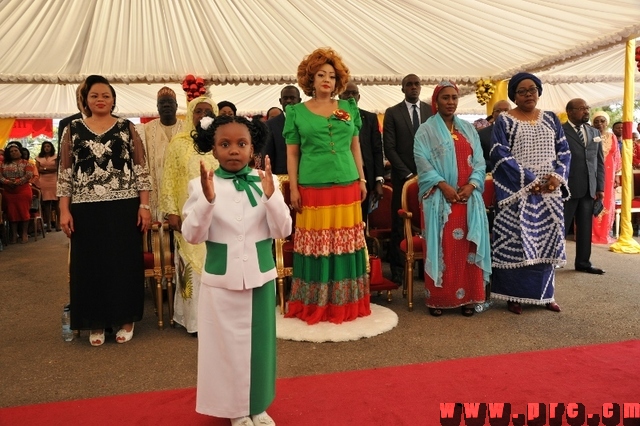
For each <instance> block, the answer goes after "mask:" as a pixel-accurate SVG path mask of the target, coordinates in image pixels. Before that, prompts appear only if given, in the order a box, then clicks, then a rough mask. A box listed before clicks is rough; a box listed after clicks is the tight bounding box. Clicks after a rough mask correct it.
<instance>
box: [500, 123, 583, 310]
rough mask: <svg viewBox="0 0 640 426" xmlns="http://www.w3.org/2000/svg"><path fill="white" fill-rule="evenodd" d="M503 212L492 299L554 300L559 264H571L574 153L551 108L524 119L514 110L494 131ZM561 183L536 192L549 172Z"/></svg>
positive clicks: (531, 301) (501, 209)
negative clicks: (567, 213) (566, 204)
mask: <svg viewBox="0 0 640 426" xmlns="http://www.w3.org/2000/svg"><path fill="white" fill-rule="evenodd" d="M492 140H493V145H492V147H491V152H490V157H491V160H492V162H493V164H495V166H494V169H493V179H494V183H495V191H496V200H497V210H496V217H495V220H494V226H493V242H492V269H493V275H492V285H491V293H492V297H494V298H497V299H503V300H508V301H512V302H519V303H530V304H538V305H544V304H547V303H550V302H553V301H554V300H555V299H554V287H555V273H554V266H555V265H564V264H565V263H566V253H565V239H564V236H565V233H564V215H563V199H564V198H566V197H567V196H568V193H569V192H568V187H567V178H568V176H569V164H570V162H571V152H570V150H569V145H568V144H567V140H566V138H565V135H564V131H563V130H562V126H561V124H560V120H558V117H557V116H556V115H555V114H554V113H553V112H550V111H541V112H540V113H539V115H538V117H537V119H535V120H532V121H522V120H519V119H517V118H515V117H514V116H512V115H510V114H509V113H508V112H507V113H503V114H501V115H500V116H499V117H498V119H497V120H496V123H495V126H494V129H493V136H492ZM547 175H553V176H555V177H556V178H557V179H558V180H559V181H560V183H561V185H560V188H557V189H556V190H555V191H554V192H553V193H550V194H532V193H531V192H530V190H531V188H533V187H534V186H536V185H538V184H540V183H541V182H542V180H543V179H544V177H545V176H547Z"/></svg>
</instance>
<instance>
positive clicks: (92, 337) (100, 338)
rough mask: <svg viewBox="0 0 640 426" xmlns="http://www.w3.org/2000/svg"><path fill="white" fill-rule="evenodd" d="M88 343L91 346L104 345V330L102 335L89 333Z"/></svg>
mask: <svg viewBox="0 0 640 426" xmlns="http://www.w3.org/2000/svg"><path fill="white" fill-rule="evenodd" d="M89 342H90V343H91V346H101V345H102V344H103V343H104V330H102V333H90V334H89Z"/></svg>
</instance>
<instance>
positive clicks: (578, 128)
mask: <svg viewBox="0 0 640 426" xmlns="http://www.w3.org/2000/svg"><path fill="white" fill-rule="evenodd" d="M576 132H577V133H578V137H579V138H580V142H582V145H584V144H585V143H584V136H582V125H580V126H576Z"/></svg>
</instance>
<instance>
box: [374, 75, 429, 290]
mask: <svg viewBox="0 0 640 426" xmlns="http://www.w3.org/2000/svg"><path fill="white" fill-rule="evenodd" d="M420 89H421V84H420V78H419V77H418V76H417V75H415V74H409V75H407V76H405V77H404V78H403V79H402V93H404V100H403V101H402V102H400V103H399V104H397V105H394V106H392V107H390V108H387V111H386V112H385V113H384V124H383V138H382V140H383V145H384V153H385V156H386V157H387V160H389V162H390V163H391V186H392V187H393V198H392V199H391V217H392V218H393V222H392V223H393V226H392V228H391V241H390V244H389V263H390V265H391V274H392V280H393V281H394V282H396V283H398V284H401V283H402V274H403V272H404V262H403V259H402V254H401V252H400V242H401V241H402V234H403V232H402V229H403V228H402V219H401V218H400V216H399V215H398V209H400V207H401V197H402V186H403V185H404V183H405V182H406V181H407V179H409V178H411V177H413V176H414V175H415V174H416V162H415V159H414V157H413V138H414V136H415V134H416V130H417V129H418V127H419V126H420V124H421V123H424V122H425V121H427V118H429V117H430V116H431V105H429V104H427V103H425V102H422V101H420Z"/></svg>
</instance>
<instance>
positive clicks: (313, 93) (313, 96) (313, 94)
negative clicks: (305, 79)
mask: <svg viewBox="0 0 640 426" xmlns="http://www.w3.org/2000/svg"><path fill="white" fill-rule="evenodd" d="M311 97H312V98H314V99H315V97H316V89H315V88H313V89H312V90H311Z"/></svg>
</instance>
